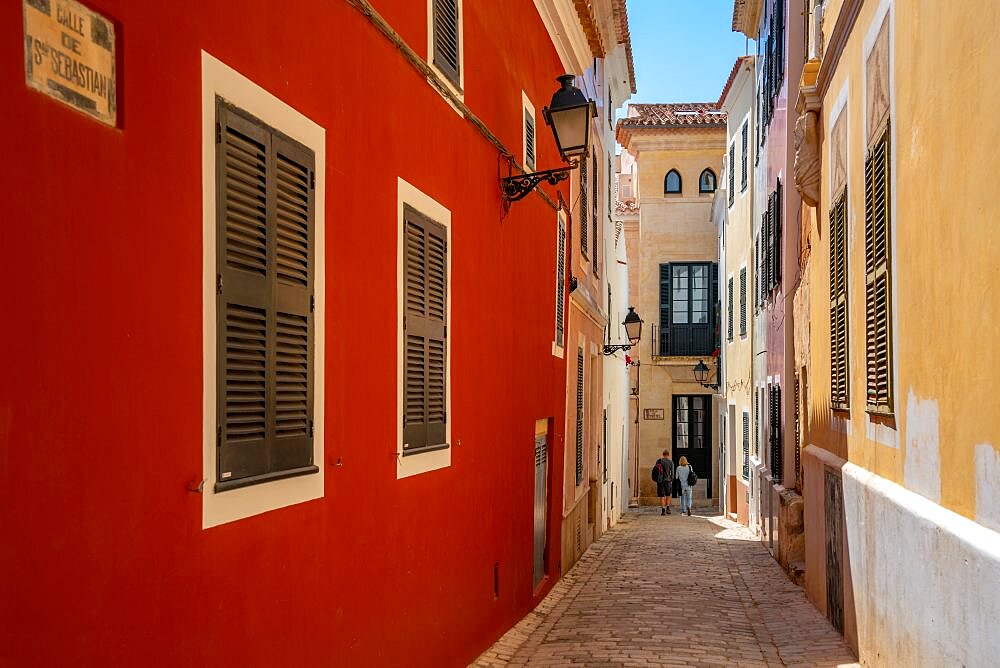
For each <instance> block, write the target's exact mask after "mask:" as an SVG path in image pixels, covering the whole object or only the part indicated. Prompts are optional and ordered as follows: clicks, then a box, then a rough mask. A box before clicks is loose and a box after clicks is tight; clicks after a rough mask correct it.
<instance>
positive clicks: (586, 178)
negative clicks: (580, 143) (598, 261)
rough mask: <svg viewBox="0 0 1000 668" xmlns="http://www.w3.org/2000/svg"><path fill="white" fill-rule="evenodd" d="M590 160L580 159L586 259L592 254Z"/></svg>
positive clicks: (583, 253) (581, 207) (584, 253)
mask: <svg viewBox="0 0 1000 668" xmlns="http://www.w3.org/2000/svg"><path fill="white" fill-rule="evenodd" d="M589 164H590V160H588V159H587V157H586V156H584V157H582V158H580V253H581V254H582V255H583V257H584V259H586V257H587V255H588V254H589V253H590V235H589V234H588V233H587V232H588V230H589V229H590V216H589V215H588V212H587V206H588V204H589V200H588V197H589V195H588V192H587V189H588V188H589V187H590V174H589V169H588V165H589Z"/></svg>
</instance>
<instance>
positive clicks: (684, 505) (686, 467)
mask: <svg viewBox="0 0 1000 668" xmlns="http://www.w3.org/2000/svg"><path fill="white" fill-rule="evenodd" d="M693 471H694V467H693V466H691V465H690V464H688V458H687V457H681V458H680V461H678V462H677V471H676V472H675V474H674V480H679V481H680V483H681V515H683V514H684V513H685V512H687V514H688V515H691V495H692V492H693V490H694V486H693V485H689V484H688V476H689V475H690V474H691V473H692V472H693Z"/></svg>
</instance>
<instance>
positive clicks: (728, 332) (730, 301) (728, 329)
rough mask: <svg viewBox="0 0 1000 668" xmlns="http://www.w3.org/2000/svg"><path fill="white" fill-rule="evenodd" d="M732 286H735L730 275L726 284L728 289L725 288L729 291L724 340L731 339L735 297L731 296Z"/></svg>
mask: <svg viewBox="0 0 1000 668" xmlns="http://www.w3.org/2000/svg"><path fill="white" fill-rule="evenodd" d="M734 287H735V286H734V284H733V277H732V276H730V277H729V284H728V288H729V289H728V290H727V292H728V293H729V296H728V301H727V306H728V307H729V308H728V309H726V312H727V313H728V314H729V315H728V317H727V319H726V340H727V341H732V340H733V305H734V302H735V301H736V300H735V298H734V296H733V288H734Z"/></svg>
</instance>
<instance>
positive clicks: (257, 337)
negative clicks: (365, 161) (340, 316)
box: [216, 101, 316, 491]
mask: <svg viewBox="0 0 1000 668" xmlns="http://www.w3.org/2000/svg"><path fill="white" fill-rule="evenodd" d="M216 114H217V123H218V127H219V132H218V138H219V141H218V145H217V147H216V151H217V153H216V156H217V160H216V165H217V170H218V172H217V182H218V200H217V215H218V224H217V233H218V243H217V248H218V251H217V252H218V257H217V267H218V276H217V295H218V297H217V318H218V323H219V336H218V352H217V355H218V357H217V359H218V360H219V364H218V374H219V392H218V402H219V403H218V415H219V429H218V438H217V440H218V448H219V453H218V454H219V456H218V471H217V474H218V483H217V487H216V489H217V490H218V491H221V490H222V489H226V488H229V487H235V486H239V484H240V481H241V480H244V479H247V478H257V480H255V481H254V482H256V481H259V480H262V479H266V478H268V477H274V476H279V475H289V474H290V473H292V474H294V473H306V472H312V471H315V470H316V466H315V464H314V462H313V447H312V443H313V441H312V439H313V436H312V426H313V400H312V399H313V391H314V390H313V346H314V341H313V338H314V322H313V314H312V303H313V302H312V296H313V272H314V259H313V256H314V253H315V248H314V243H313V239H314V234H315V231H314V228H315V192H314V186H313V173H314V170H315V164H314V155H313V153H312V151H310V150H308V149H307V148H305V147H304V146H301V145H299V144H297V143H295V142H292V141H291V140H289V139H287V138H285V137H284V136H282V135H280V134H278V133H277V132H274V131H272V130H271V129H270V128H268V127H266V126H265V125H263V124H262V123H261V122H260V121H257V120H255V119H252V118H251V117H249V116H247V115H245V114H243V113H241V112H239V111H237V110H235V109H232V108H231V107H229V106H227V105H225V104H224V103H222V102H221V101H218V102H217V107H216ZM243 484H247V483H246V482H244V483H243Z"/></svg>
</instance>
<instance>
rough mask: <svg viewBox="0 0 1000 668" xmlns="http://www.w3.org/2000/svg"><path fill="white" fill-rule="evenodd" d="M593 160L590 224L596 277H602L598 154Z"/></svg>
mask: <svg viewBox="0 0 1000 668" xmlns="http://www.w3.org/2000/svg"><path fill="white" fill-rule="evenodd" d="M591 158H592V164H591V168H592V169H593V172H594V173H593V175H592V176H593V179H594V186H593V188H592V189H591V191H590V192H591V197H592V200H591V207H590V224H591V227H592V228H593V229H592V232H593V240H592V242H593V244H594V257H593V260H594V275H595V276H600V275H601V249H600V242H601V232H600V229H599V228H598V226H597V219H598V214H597V205H598V201H597V193H598V190H599V189H600V188H599V187H598V186H599V185H600V172H599V171H598V169H597V153H596V152H595V153H592V154H591Z"/></svg>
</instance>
